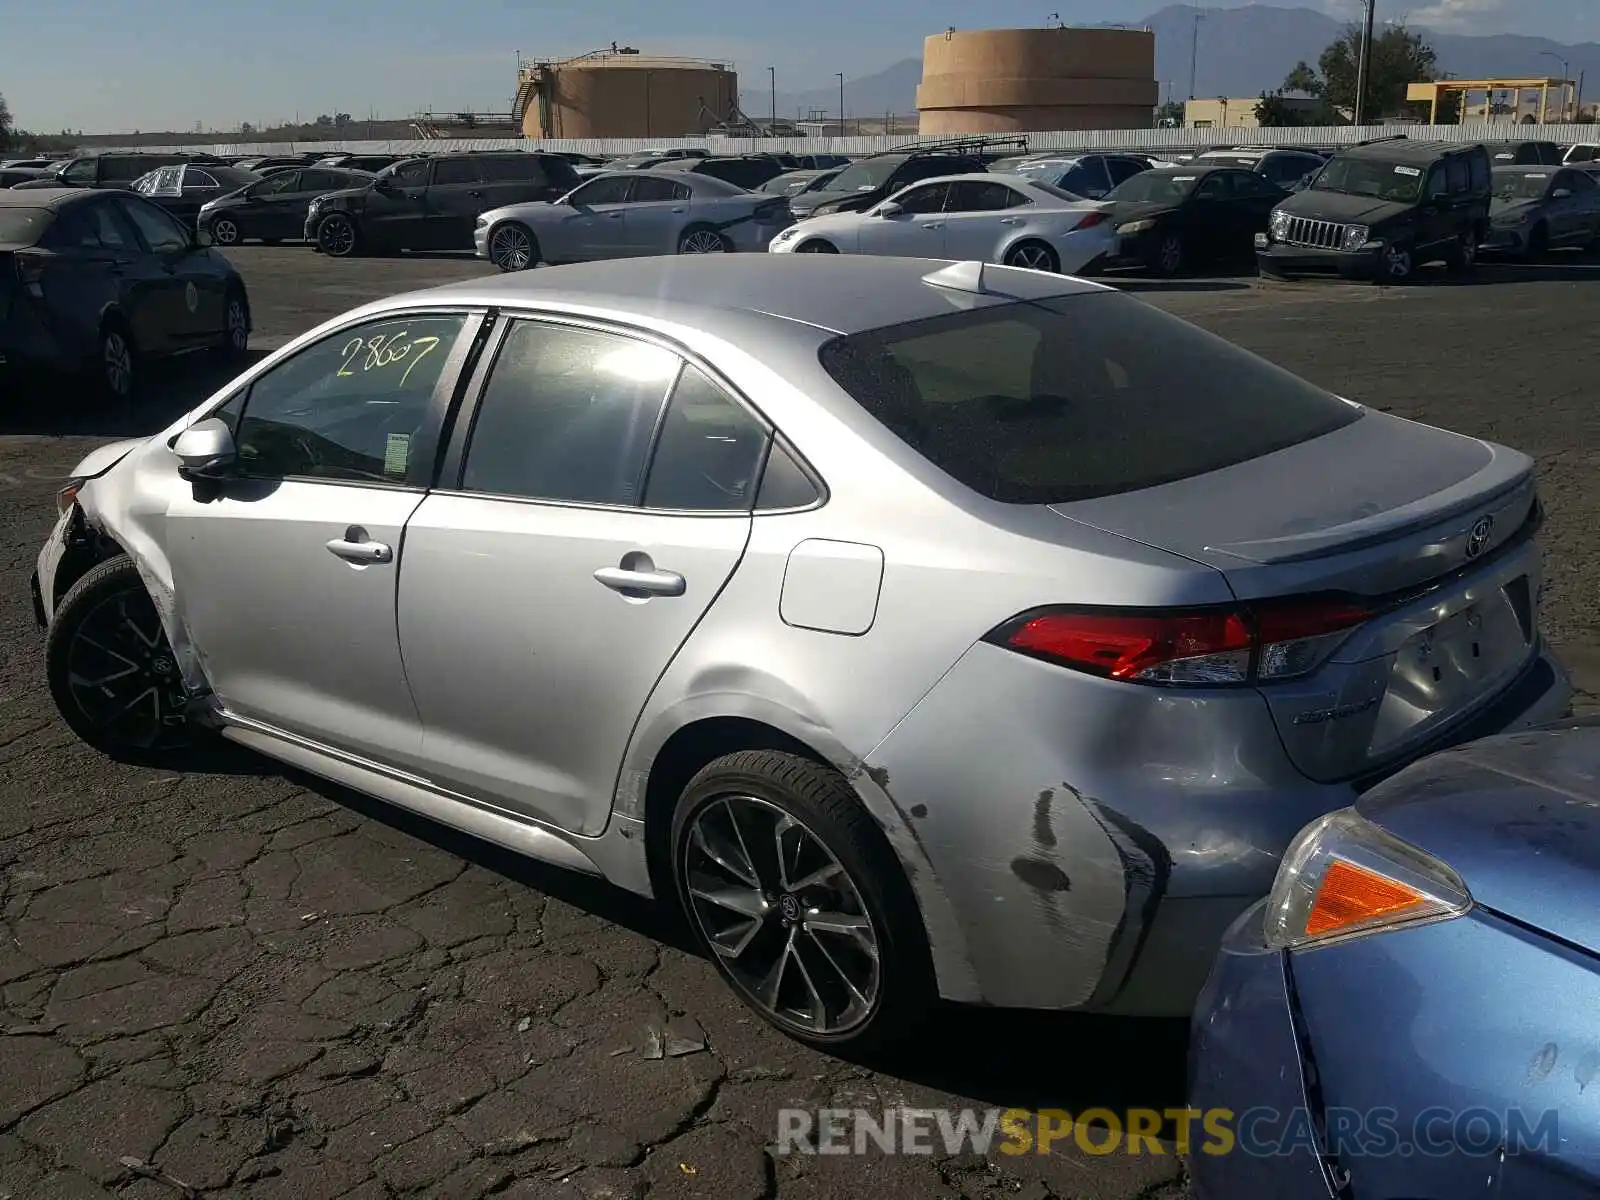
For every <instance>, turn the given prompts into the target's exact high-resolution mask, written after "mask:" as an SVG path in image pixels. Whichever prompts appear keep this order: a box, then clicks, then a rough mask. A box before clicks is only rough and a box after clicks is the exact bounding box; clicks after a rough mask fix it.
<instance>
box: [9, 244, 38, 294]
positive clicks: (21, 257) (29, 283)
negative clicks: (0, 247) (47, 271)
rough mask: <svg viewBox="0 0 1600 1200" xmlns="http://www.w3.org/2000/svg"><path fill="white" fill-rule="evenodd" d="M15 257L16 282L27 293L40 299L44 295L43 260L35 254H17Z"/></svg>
mask: <svg viewBox="0 0 1600 1200" xmlns="http://www.w3.org/2000/svg"><path fill="white" fill-rule="evenodd" d="M15 258H16V264H17V282H18V283H20V284H21V285H22V286H23V287H24V288H25V289H26V290H27V292H28V294H29V295H31V296H36V297H39V298H41V299H42V298H43V296H44V261H43V260H42V259H40V258H39V257H38V255H35V254H17V255H15Z"/></svg>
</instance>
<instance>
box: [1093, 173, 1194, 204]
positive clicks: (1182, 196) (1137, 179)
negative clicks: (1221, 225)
mask: <svg viewBox="0 0 1600 1200" xmlns="http://www.w3.org/2000/svg"><path fill="white" fill-rule="evenodd" d="M1200 179H1201V176H1200V175H1199V174H1197V173H1196V172H1193V171H1180V172H1178V173H1177V174H1169V173H1167V172H1165V171H1140V172H1139V174H1137V175H1130V176H1129V177H1128V178H1127V179H1125V180H1123V181H1122V182H1121V183H1119V184H1118V185H1117V186H1116V187H1114V188H1112V189H1111V190H1110V191H1109V192H1107V193H1106V199H1107V200H1127V201H1130V202H1132V203H1135V204H1139V203H1159V204H1182V203H1183V202H1184V200H1186V199H1187V198H1188V196H1189V193H1190V192H1192V191H1194V188H1195V184H1196V183H1198V182H1199V181H1200Z"/></svg>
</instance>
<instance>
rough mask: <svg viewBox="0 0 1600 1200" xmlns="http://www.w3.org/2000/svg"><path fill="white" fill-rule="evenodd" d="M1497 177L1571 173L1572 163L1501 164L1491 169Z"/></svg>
mask: <svg viewBox="0 0 1600 1200" xmlns="http://www.w3.org/2000/svg"><path fill="white" fill-rule="evenodd" d="M1489 169H1490V171H1492V172H1493V173H1494V174H1496V175H1554V174H1555V173H1556V172H1557V171H1570V170H1572V169H1573V164H1572V163H1499V164H1497V165H1495V166H1493V167H1490V168H1489Z"/></svg>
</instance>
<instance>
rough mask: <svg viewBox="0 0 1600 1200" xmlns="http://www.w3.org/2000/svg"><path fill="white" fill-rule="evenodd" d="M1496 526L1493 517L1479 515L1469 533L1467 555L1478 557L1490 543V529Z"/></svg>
mask: <svg viewBox="0 0 1600 1200" xmlns="http://www.w3.org/2000/svg"><path fill="white" fill-rule="evenodd" d="M1493 528H1494V518H1493V517H1479V518H1478V520H1477V522H1476V523H1475V524H1474V525H1473V526H1472V529H1471V530H1470V531H1469V532H1468V533H1467V557H1468V558H1477V557H1478V555H1480V554H1482V553H1483V551H1484V547H1486V546H1487V545H1488V544H1489V531H1490V530H1492V529H1493Z"/></svg>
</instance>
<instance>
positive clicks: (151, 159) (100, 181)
mask: <svg viewBox="0 0 1600 1200" xmlns="http://www.w3.org/2000/svg"><path fill="white" fill-rule="evenodd" d="M220 161H221V160H220V159H218V158H216V157H215V156H213V155H210V154H90V155H85V156H84V157H82V158H69V159H66V160H65V161H63V162H59V163H56V164H55V165H54V166H52V167H51V168H50V169H49V170H47V171H46V172H45V173H44V174H42V175H40V176H39V177H38V179H36V180H34V181H33V182H31V183H25V184H23V185H22V186H23V187H28V188H47V187H52V188H62V187H82V188H123V189H126V188H130V187H132V186H133V181H134V180H135V179H138V178H140V177H141V176H143V175H148V174H149V173H150V172H151V171H154V170H157V169H158V168H160V167H174V166H177V165H178V164H179V163H191V162H192V163H216V162H220Z"/></svg>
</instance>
